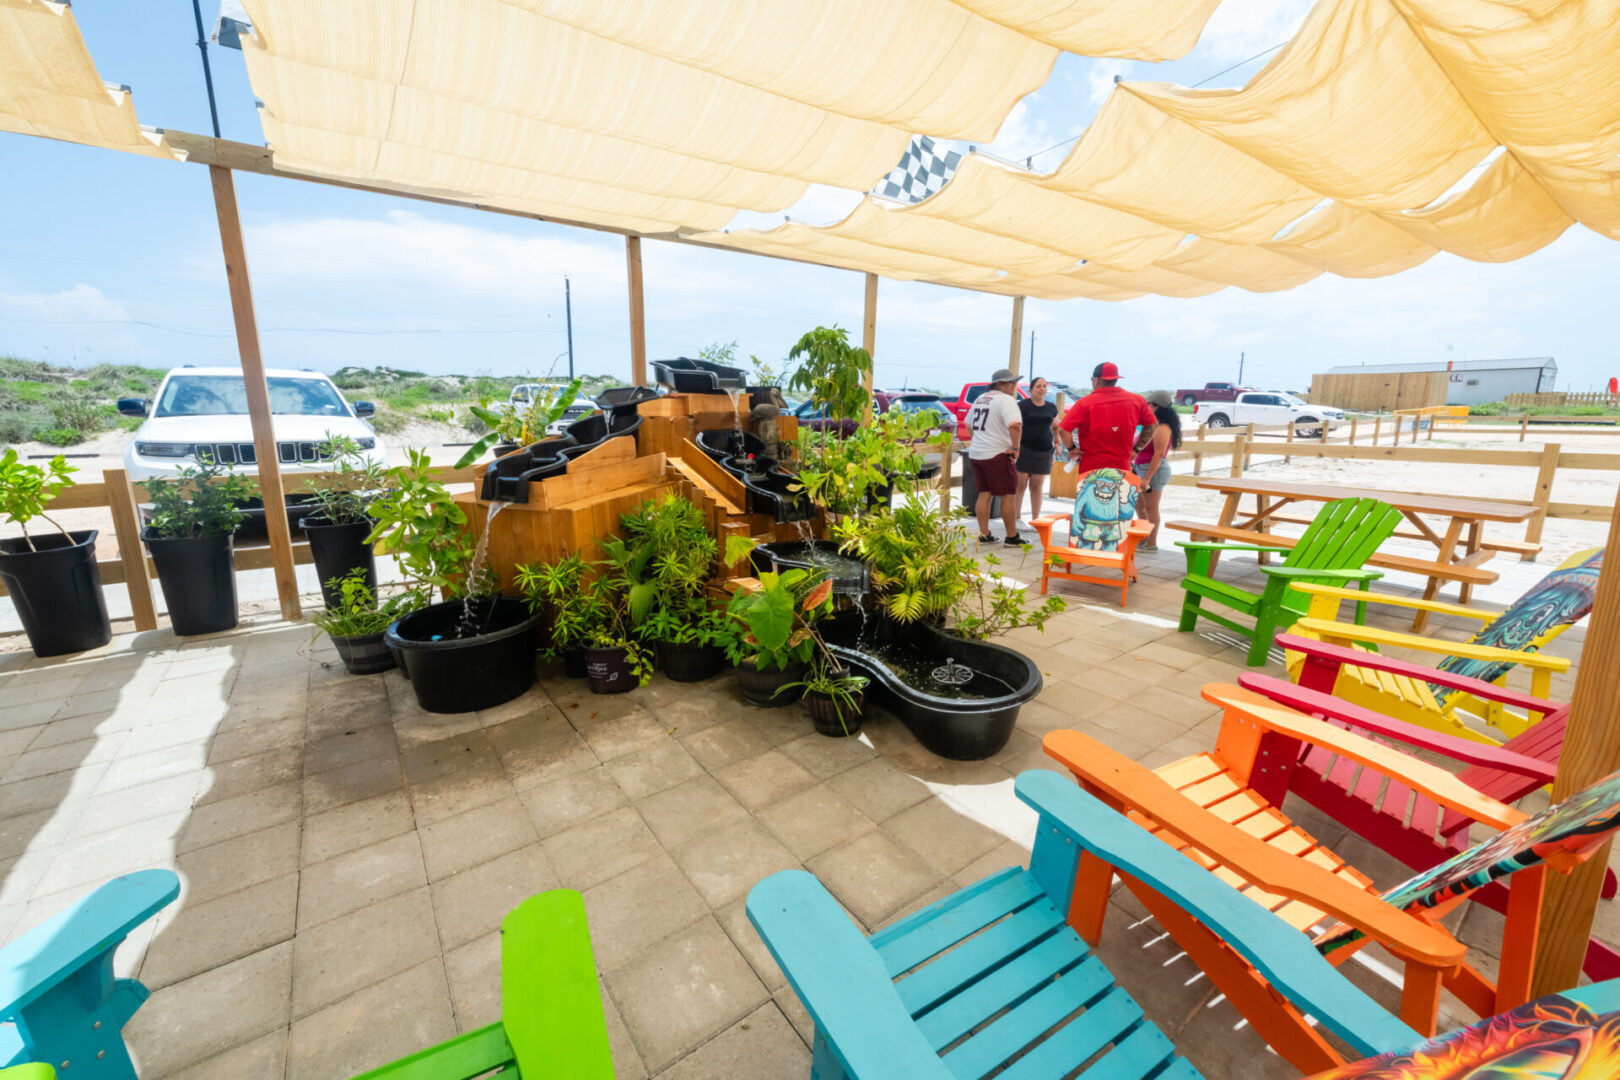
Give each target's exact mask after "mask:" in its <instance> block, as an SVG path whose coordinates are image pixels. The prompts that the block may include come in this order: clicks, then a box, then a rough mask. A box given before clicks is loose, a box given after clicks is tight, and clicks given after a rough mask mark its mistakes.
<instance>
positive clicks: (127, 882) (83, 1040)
mask: <svg viewBox="0 0 1620 1080" xmlns="http://www.w3.org/2000/svg"><path fill="white" fill-rule="evenodd" d="M179 895H180V879H179V878H178V877H176V876H175V874H174V873H173V871H170V870H140V871H137V872H135V873H133V874H126V875H124V876H123V877H116V878H113V879H112V880H111V881H109V882H107V884H105V885H103V886H101V888H99V889H97V890H96V891H95V892H93V893H91V894H90V895H89V896H87V897H85V898H84V899H83V900H80V901H79V902H78V903H76V904H74V905H73V906H72V907H70V908H67V909H66V910H65V911H61V912H59V913H57V914H56V915H54V916H52V917H51V918H50V919H49V920H47V921H46V922H45V923H43V924H42V925H40V926H38V927H35V928H34V929H33V930H30V931H29V932H28V933H26V934H24V935H23V936H22V937H20V938H18V939H17V940H16V941H13V942H12V943H11V944H9V945H7V946H6V947H5V948H3V949H0V1023H4V1024H5V1025H6V1026H3V1027H0V1066H16V1067H17V1071H16V1072H15V1073H13V1072H12V1070H11V1069H9V1068H8V1069H6V1080H13V1077H15V1078H16V1080H36V1078H39V1077H48V1076H50V1075H51V1071H50V1067H51V1066H56V1067H58V1068H61V1069H62V1070H63V1072H64V1073H65V1074H66V1075H69V1076H72V1077H74V1078H75V1080H77V1078H80V1077H85V1078H88V1080H135V1066H134V1064H133V1063H132V1062H131V1061H130V1059H129V1051H128V1049H127V1048H125V1046H124V1025H125V1024H127V1023H128V1022H129V1019H130V1017H132V1016H134V1015H135V1010H136V1009H138V1008H140V1007H141V1003H142V1002H143V1001H145V1000H146V998H147V989H146V987H144V986H142V985H141V984H140V983H139V982H136V981H135V980H134V979H120V978H118V977H116V976H115V975H114V974H113V963H112V962H113V953H115V952H116V951H117V950H118V946H119V945H121V944H123V941H124V939H125V938H126V937H128V936H129V932H130V931H131V930H133V929H135V928H136V927H137V926H139V925H140V924H141V923H143V922H145V921H146V920H147V919H150V918H151V917H152V916H153V915H155V914H157V912H159V911H160V910H162V909H163V908H164V907H165V906H167V905H168V904H169V903H170V902H172V901H173V900H174V898H175V897H177V896H179ZM69 1062H71V1064H67V1063H69ZM42 1066H43V1070H42ZM69 1070H71V1071H69Z"/></svg>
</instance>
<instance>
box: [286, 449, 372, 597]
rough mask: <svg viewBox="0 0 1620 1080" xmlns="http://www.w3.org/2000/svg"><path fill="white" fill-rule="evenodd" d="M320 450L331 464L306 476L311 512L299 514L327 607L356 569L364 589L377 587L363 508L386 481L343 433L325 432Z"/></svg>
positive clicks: (367, 516)
mask: <svg viewBox="0 0 1620 1080" xmlns="http://www.w3.org/2000/svg"><path fill="white" fill-rule="evenodd" d="M321 454H322V456H323V457H325V458H326V459H327V460H328V461H330V462H331V464H332V467H331V468H330V469H329V470H327V471H325V472H318V473H312V474H311V475H310V477H309V500H310V505H311V506H312V508H313V509H312V510H311V512H310V513H309V514H308V515H306V516H305V517H304V520H303V523H302V524H303V529H304V536H305V537H306V538H307V539H308V540H309V553H310V555H311V556H312V557H313V558H314V560H315V572H316V576H317V577H318V578H319V580H320V582H321V595H322V597H324V598H325V600H326V607H327V610H329V611H330V610H335V609H337V608H339V607H340V606H341V605H342V603H343V601H344V594H343V591H342V586H343V584H344V583H345V582H347V581H348V580H349V577H350V575H351V574H353V573H354V572H355V571H356V570H358V571H360V572H361V575H362V581H363V583H364V585H365V587H366V589H367V590H368V591H369V592H373V593H374V592H375V591H376V589H377V556H376V554H375V553H374V552H373V551H372V547H371V530H372V528H373V526H374V523H373V522H372V520H371V515H370V513H369V512H368V510H367V506H368V504H369V503H370V501H371V499H373V498H375V497H376V496H377V495H378V494H380V493H381V491H382V489H383V487H384V486H385V485H386V483H387V481H386V480H385V478H384V473H383V468H382V466H381V465H379V464H378V463H377V462H375V461H373V460H372V459H371V458H370V457H368V456H366V455H365V454H364V453H362V452H361V450H360V444H359V443H357V442H355V441H354V440H353V439H351V438H349V437H348V436H346V435H333V434H331V433H330V432H328V433H327V436H326V441H325V442H324V443H322V444H321Z"/></svg>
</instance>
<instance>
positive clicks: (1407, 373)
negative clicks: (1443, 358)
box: [1311, 356, 1558, 409]
mask: <svg viewBox="0 0 1620 1080" xmlns="http://www.w3.org/2000/svg"><path fill="white" fill-rule="evenodd" d="M1557 379H1558V365H1557V364H1556V363H1554V362H1553V358H1552V357H1550V356H1531V357H1521V358H1516V359H1507V360H1454V361H1448V362H1444V363H1436V364H1348V365H1345V366H1343V367H1336V368H1332V369H1331V370H1329V371H1328V372H1326V373H1325V374H1322V375H1318V376H1316V377H1315V378H1314V379H1312V380H1311V400H1312V401H1313V402H1316V403H1318V404H1322V405H1333V406H1337V407H1339V408H1342V409H1416V408H1423V407H1426V406H1429V405H1478V404H1480V403H1482V402H1486V401H1501V400H1502V399H1503V398H1505V397H1507V395H1509V394H1541V393H1548V392H1550V391H1551V390H1552V389H1553V384H1554V383H1555V382H1556V381H1557Z"/></svg>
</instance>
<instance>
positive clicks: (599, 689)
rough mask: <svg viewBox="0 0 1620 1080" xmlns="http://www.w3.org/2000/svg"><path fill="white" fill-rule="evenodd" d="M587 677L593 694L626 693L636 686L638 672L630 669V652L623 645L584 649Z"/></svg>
mask: <svg viewBox="0 0 1620 1080" xmlns="http://www.w3.org/2000/svg"><path fill="white" fill-rule="evenodd" d="M582 651H583V652H584V654H585V678H586V679H588V680H589V681H590V684H591V693H593V694H625V693H629V692H630V691H631V690H634V689H635V688H636V674H635V672H633V671H631V670H630V652H629V650H627V649H625V648H624V647H623V646H620V645H614V646H610V647H608V648H605V649H598V648H595V647H592V648H588V649H584V650H582Z"/></svg>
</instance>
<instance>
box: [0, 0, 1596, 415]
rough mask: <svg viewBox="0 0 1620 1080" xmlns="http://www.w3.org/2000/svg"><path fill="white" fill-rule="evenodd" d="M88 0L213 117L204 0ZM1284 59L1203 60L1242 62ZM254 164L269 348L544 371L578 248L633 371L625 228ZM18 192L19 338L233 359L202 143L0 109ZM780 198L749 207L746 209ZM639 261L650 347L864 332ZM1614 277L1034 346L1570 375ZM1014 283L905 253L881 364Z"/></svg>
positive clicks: (1228, 307)
mask: <svg viewBox="0 0 1620 1080" xmlns="http://www.w3.org/2000/svg"><path fill="white" fill-rule="evenodd" d="M1306 6H1307V5H1306V4H1305V3H1303V2H1302V0H1274V2H1266V0H1226V3H1224V4H1223V5H1222V7H1221V8H1220V9H1219V11H1218V12H1217V14H1216V16H1215V18H1214V19H1213V20H1212V21H1211V23H1210V26H1209V28H1208V29H1207V30H1206V31H1205V34H1204V36H1203V39H1202V40H1201V41H1200V43H1199V46H1198V48H1197V49H1196V50H1195V51H1194V52H1193V53H1192V54H1190V55H1189V56H1188V57H1186V58H1184V59H1182V60H1180V61H1176V62H1174V63H1168V64H1158V65H1153V64H1141V63H1130V62H1119V61H1093V60H1086V59H1082V58H1079V57H1075V56H1070V55H1065V56H1063V57H1062V58H1061V59H1060V61H1059V62H1058V65H1057V67H1056V70H1055V71H1054V73H1053V76H1052V79H1051V80H1050V81H1049V83H1048V84H1047V85H1046V86H1045V87H1043V88H1042V89H1041V90H1039V91H1037V92H1036V93H1035V94H1032V95H1030V97H1028V98H1026V99H1025V100H1024V101H1023V102H1022V103H1020V105H1019V106H1018V108H1016V109H1015V110H1014V112H1013V113H1012V115H1011V116H1009V118H1008V120H1007V122H1006V123H1005V124H1004V125H1003V129H1002V131H1001V133H1000V135H999V136H998V137H997V139H996V141H995V142H994V143H993V144H991V146H990V147H989V148H990V149H991V150H992V151H994V152H995V153H997V154H999V155H1001V156H1004V157H1008V158H1014V159H1020V160H1021V159H1023V158H1024V157H1026V156H1027V155H1031V154H1035V153H1036V152H1037V151H1043V150H1046V148H1048V147H1050V146H1052V145H1053V144H1055V143H1059V142H1060V141H1062V140H1065V139H1068V138H1069V137H1071V136H1073V135H1075V134H1077V133H1078V132H1079V131H1081V130H1082V129H1083V128H1084V126H1085V125H1086V123H1087V122H1088V121H1089V120H1090V118H1091V116H1092V114H1093V113H1094V112H1095V110H1096V108H1097V106H1098V105H1099V104H1100V103H1101V101H1102V100H1103V97H1104V96H1105V95H1106V93H1107V92H1108V90H1109V88H1110V87H1111V86H1112V82H1113V76H1114V75H1116V74H1119V75H1123V76H1124V77H1125V78H1127V79H1144V80H1162V81H1169V82H1179V83H1184V84H1191V83H1197V82H1199V81H1201V80H1205V79H1208V78H1210V77H1211V76H1216V75H1217V73H1219V72H1221V71H1223V69H1226V68H1229V67H1232V66H1233V65H1240V63H1241V62H1242V61H1244V60H1246V59H1248V58H1250V57H1253V56H1254V55H1255V54H1256V53H1260V52H1261V51H1262V50H1266V49H1268V48H1270V47H1271V46H1275V45H1277V44H1279V43H1281V42H1282V41H1284V40H1286V38H1287V37H1288V36H1289V35H1290V34H1291V33H1292V32H1293V30H1294V29H1295V27H1296V26H1297V24H1298V21H1299V19H1300V18H1301V17H1302V16H1303V14H1304V12H1305V10H1306ZM210 7H211V5H210V4H208V3H205V4H204V17H205V19H210V20H211V19H212V17H213V14H214V12H213V11H212V10H210ZM74 12H75V14H76V16H77V18H78V20H79V23H80V25H81V26H82V27H83V29H84V32H85V36H86V38H87V40H88V42H89V45H90V50H91V53H92V55H93V56H94V57H95V58H96V62H97V64H98V66H99V67H100V70H101V73H102V76H103V77H104V78H105V79H107V80H108V81H111V82H121V83H126V84H128V85H130V86H131V87H132V89H133V91H134V100H135V107H136V110H137V112H138V114H139V116H140V118H141V121H142V122H143V123H145V124H149V125H155V126H159V127H171V128H177V129H183V130H190V131H196V132H204V133H206V132H207V131H208V130H209V120H208V106H207V98H206V96H205V93H204V89H203V81H202V73H201V66H200V63H199V60H198V55H197V48H196V45H195V37H196V34H195V30H194V28H193V25H192V19H191V13H190V10H189V5H187V4H185V3H183V2H181V0H171V2H169V3H165V4H161V5H158V4H149V3H141V4H131V3H128V2H119V0H79V2H78V3H76V4H75V5H74ZM209 52H210V57H211V59H212V61H213V64H214V79H215V88H216V92H217V94H218V98H219V103H220V114H221V115H220V120H221V124H222V127H223V131H224V134H225V136H226V137H227V138H232V139H237V140H240V141H243V142H251V143H262V142H263V141H264V140H263V135H262V132H261V131H260V128H259V123H258V119H257V116H256V111H255V108H254V104H253V96H252V92H251V90H250V88H249V87H248V83H247V78H246V74H245V72H244V68H243V64H242V57H241V54H240V53H237V52H234V51H231V50H224V49H219V48H216V47H212V46H211V47H210V50H209ZM1262 63H1263V60H1256V61H1252V62H1249V63H1247V64H1241V66H1238V67H1237V68H1236V70H1233V71H1231V72H1230V73H1228V74H1225V75H1221V76H1219V77H1217V78H1215V79H1213V80H1212V81H1210V82H1209V83H1208V84H1207V85H1210V86H1230V85H1239V84H1241V82H1242V81H1243V80H1244V79H1246V78H1247V77H1248V76H1250V75H1252V74H1253V73H1254V72H1255V71H1257V70H1258V69H1259V68H1260V66H1261V64H1262ZM1067 149H1068V147H1067V146H1066V145H1065V146H1062V147H1060V148H1059V149H1056V150H1047V151H1046V152H1045V153H1042V154H1040V155H1039V156H1037V157H1036V158H1035V162H1034V163H1035V166H1036V167H1037V168H1041V169H1052V168H1055V167H1056V166H1057V164H1058V163H1059V161H1061V159H1062V155H1063V153H1064V152H1065V151H1066V150H1067ZM875 179H876V178H874V180H875ZM237 188H238V198H239V201H240V204H241V209H242V214H243V219H244V222H245V224H246V228H247V244H248V257H249V264H250V267H251V270H252V274H253V283H254V289H255V296H256V300H257V305H258V316H259V324H260V327H261V329H262V337H263V345H264V351H265V356H266V359H267V361H269V362H270V363H272V364H277V365H285V366H296V367H314V368H321V369H326V370H331V369H334V368H337V367H340V366H342V365H343V364H346V363H359V364H390V365H394V366H398V367H406V368H414V369H419V370H427V371H433V372H448V371H459V372H468V373H473V372H485V371H487V372H494V373H499V374H507V373H519V372H529V373H543V372H545V371H547V370H549V369H551V366H552V364H553V363H554V362H557V357H558V356H559V354H562V353H563V352H564V350H565V349H566V342H565V337H564V319H563V277H564V274H565V273H566V274H568V275H569V276H570V277H571V278H572V288H573V302H574V348H575V356H576V361H577V366H578V369H579V370H580V371H582V372H606V373H613V374H620V375H628V373H629V326H628V316H627V309H626V286H625V264H624V246H623V241H622V240H621V239H620V238H618V237H616V236H610V235H604V234H600V233H595V232H591V231H588V230H580V229H569V228H564V227H561V226H551V225H544V224H539V223H536V222H532V221H525V220H521V219H515V218H510V217H505V216H502V215H497V214H488V213H479V212H477V211H472V210H460V209H455V208H450V207H442V206H435V205H432V204H428V203H421V202H414V201H410V200H405V199H397V198H389V197H385V196H379V195H367V194H362V193H358V192H348V191H343V190H340V189H336V188H330V187H326V186H323V185H319V184H309V183H302V182H299V181H292V180H282V179H274V178H268V177H261V176H253V175H249V174H239V175H238V178H237ZM854 198H855V196H854V195H852V194H850V193H846V192H838V191H830V190H813V191H812V192H811V194H810V195H809V196H807V197H806V199H805V200H804V201H803V202H802V203H801V204H800V205H799V206H797V207H794V208H791V209H790V210H789V211H788V212H789V213H791V214H792V216H793V217H795V218H796V219H799V220H807V221H812V222H825V221H831V220H834V219H836V218H837V217H838V216H840V215H841V214H842V212H843V211H844V210H846V209H847V208H848V207H849V206H850V205H852V204H853V201H854ZM0 207H4V208H5V210H4V211H0V354H5V353H9V354H13V355H18V356H24V357H30V358H39V359H50V360H56V361H60V362H64V363H78V364H89V363H95V362H97V361H107V362H119V363H125V362H128V363H141V364H146V365H149V366H154V367H164V366H168V365H173V364H180V363H205V362H215V363H217V362H225V363H231V362H234V360H235V356H236V352H235V342H234V339H233V337H232V335H231V323H230V309H229V304H228V298H227V294H226V290H225V280H224V273H223V266H222V263H221V260H220V255H219V240H218V234H217V231H216V228H215V224H214V215H213V207H212V203H211V200H210V196H209V189H208V175H207V171H206V170H205V169H203V168H201V167H199V166H196V165H182V164H173V163H167V162H161V161H151V160H146V159H142V158H137V157H134V156H131V155H125V154H119V153H115V152H112V151H104V150H94V149H89V148H84V147H77V146H71V145H68V144H63V143H54V142H50V141H48V140H42V139H33V138H27V137H24V136H19V135H10V134H5V133H0ZM779 220H780V219H779V218H778V217H772V218H766V217H763V216H761V215H747V216H746V217H743V218H741V219H739V221H738V222H736V223H735V225H736V226H739V227H740V226H744V225H764V226H769V225H772V224H776V223H777V222H778V221H779ZM644 261H645V275H646V308H647V338H648V353H649V355H651V356H653V357H658V356H673V355H680V354H686V355H691V354H693V353H694V351H695V350H696V349H697V348H699V347H700V346H702V345H704V344H705V343H708V342H711V341H717V340H719V341H724V340H732V339H736V340H737V341H739V342H740V351H741V352H742V354H743V355H745V356H746V355H748V354H750V353H753V354H757V355H759V356H761V357H763V358H771V359H775V358H779V357H781V356H782V355H783V354H784V353H785V352H786V351H787V349H788V348H789V347H790V346H791V344H792V342H793V341H794V340H795V339H796V338H797V337H798V336H799V334H800V333H802V332H803V331H804V330H806V329H809V328H811V327H813V326H815V325H818V324H830V323H837V324H839V325H842V326H844V327H847V328H850V329H851V330H852V333H853V334H854V335H855V336H856V337H858V336H859V326H860V321H861V296H862V281H861V276H860V275H858V274H855V273H851V272H848V271H840V270H828V269H820V268H815V267H806V266H799V265H794V264H789V263H782V262H778V261H774V260H769V259H762V258H758V257H753V256H746V255H734V254H728V253H724V252H715V251H708V250H704V249H698V248H691V247H685V246H681V245H672V244H667V243H659V242H655V241H647V242H645V243H644ZM1616 280H1620V245H1616V244H1614V243H1613V242H1611V241H1607V240H1604V239H1602V238H1600V237H1598V236H1597V235H1596V234H1594V233H1591V232H1589V231H1587V230H1586V229H1584V228H1582V227H1580V226H1576V227H1575V228H1573V229H1571V230H1570V231H1569V232H1568V233H1566V234H1565V235H1564V237H1562V238H1561V239H1560V240H1558V241H1557V242H1555V243H1554V244H1552V245H1551V246H1549V247H1548V248H1546V249H1544V250H1542V251H1541V252H1539V253H1537V254H1535V255H1533V256H1531V257H1529V258H1526V259H1523V260H1520V261H1519V262H1516V263H1509V264H1505V265H1487V264H1480V263H1470V262H1468V261H1466V260H1463V259H1459V258H1455V257H1453V256H1450V255H1445V254H1442V255H1439V256H1436V257H1435V258H1434V259H1432V260H1430V261H1429V262H1428V263H1426V264H1424V265H1423V266H1421V267H1418V268H1417V269H1415V270H1412V271H1409V272H1407V273H1405V274H1401V275H1397V276H1395V277H1391V278H1384V279H1379V280H1374V281H1350V280H1346V279H1342V278H1337V277H1334V276H1332V275H1324V276H1322V277H1321V278H1318V279H1317V280H1315V281H1313V282H1311V283H1309V284H1307V285H1304V286H1302V287H1300V288H1298V289H1295V290H1292V291H1290V292H1287V293H1277V294H1270V295H1258V294H1253V293H1247V292H1243V291H1241V290H1236V289H1226V290H1223V291H1221V292H1219V293H1216V294H1214V295H1213V296H1209V297H1203V298H1199V299H1195V300H1172V299H1165V298H1151V297H1149V298H1143V299H1140V300H1133V301H1128V302H1125V303H1117V304H1107V303H1099V302H1092V301H1085V300H1074V301H1068V302H1064V303H1050V302H1043V301H1034V300H1032V301H1029V303H1028V306H1027V308H1026V312H1025V318H1024V330H1025V341H1024V346H1025V356H1026V364H1027V357H1028V345H1029V341H1028V335H1029V333H1030V332H1031V331H1033V332H1034V333H1035V335H1036V343H1035V359H1034V366H1035V370H1036V371H1037V372H1040V373H1042V374H1048V375H1051V376H1053V377H1062V376H1067V377H1068V378H1069V379H1071V380H1078V379H1080V377H1081V376H1082V375H1083V374H1084V373H1085V372H1086V371H1088V370H1089V368H1090V366H1091V365H1092V364H1094V363H1096V362H1098V361H1100V360H1104V359H1108V360H1113V361H1115V362H1117V363H1118V364H1120V366H1121V367H1122V368H1123V369H1124V371H1125V373H1126V379H1127V383H1128V384H1131V385H1135V386H1136V387H1138V388H1140V389H1146V388H1149V387H1154V386H1169V385H1175V386H1181V385H1189V384H1192V383H1194V382H1202V381H1204V380H1206V379H1220V378H1230V377H1234V376H1235V375H1236V374H1237V363H1238V356H1239V354H1240V353H1244V354H1246V355H1247V366H1246V370H1245V378H1246V380H1247V381H1252V382H1258V383H1261V384H1265V385H1274V386H1283V387H1289V388H1294V387H1303V386H1304V385H1306V384H1307V383H1308V381H1309V376H1310V374H1311V373H1313V372H1317V371H1322V370H1325V369H1326V368H1327V367H1329V366H1332V365H1335V364H1346V363H1388V362H1397V361H1403V362H1404V361H1420V360H1445V359H1456V360H1464V359H1478V358H1483V357H1494V356H1541V355H1551V356H1554V357H1556V358H1557V361H1558V365H1559V373H1560V374H1559V377H1560V386H1561V387H1562V386H1564V385H1568V386H1569V387H1570V388H1572V389H1588V388H1594V387H1596V386H1598V385H1599V384H1601V383H1602V382H1605V381H1606V380H1607V379H1608V377H1609V376H1610V375H1614V374H1620V355H1617V353H1620V350H1617V348H1616V344H1615V334H1614V332H1613V330H1612V329H1611V328H1610V326H1609V324H1608V321H1607V319H1608V316H1609V314H1610V313H1611V310H1612V307H1613V303H1614V301H1613V295H1612V294H1613V282H1614V281H1616ZM1011 304H1012V302H1011V301H1010V300H1009V299H1007V298H1004V297H995V296H986V295H982V294H976V293H969V292H962V291H958V290H952V289H944V288H940V287H936V286H928V285H918V284H907V283H901V282H893V281H887V280H885V281H884V282H882V284H881V285H880V288H879V302H878V337H877V348H876V364H877V379H878V382H879V384H880V385H894V386H898V385H901V384H902V383H907V382H909V383H910V384H911V385H919V384H921V385H930V386H934V387H938V388H941V389H945V388H952V387H955V386H956V385H959V384H960V383H961V382H962V381H964V380H967V379H979V378H983V377H984V376H985V375H986V374H988V373H989V371H991V370H992V369H994V368H995V367H998V366H1000V365H1001V364H1002V363H1004V362H1005V360H1006V355H1007V346H1008V336H1009V321H1010V317H1011ZM562 363H566V361H563V362H562ZM562 363H559V365H558V368H557V370H562Z"/></svg>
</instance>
